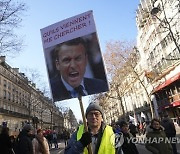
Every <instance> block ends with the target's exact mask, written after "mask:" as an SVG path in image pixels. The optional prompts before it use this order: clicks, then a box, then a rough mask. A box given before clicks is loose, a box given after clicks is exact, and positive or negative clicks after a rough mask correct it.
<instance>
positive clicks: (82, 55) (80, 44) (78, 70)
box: [54, 37, 88, 88]
mask: <svg viewBox="0 0 180 154" xmlns="http://www.w3.org/2000/svg"><path fill="white" fill-rule="evenodd" d="M54 51H55V56H56V69H57V70H58V71H59V72H60V74H61V76H62V77H63V79H64V80H65V81H66V82H67V83H68V84H69V85H70V86H72V87H73V88H75V87H78V86H79V85H80V83H81V81H82V79H83V77H84V74H85V71H86V65H87V60H88V58H87V53H86V45H85V42H84V40H83V39H82V38H80V37H79V38H75V39H73V40H70V41H67V42H63V43H61V44H59V45H57V46H56V48H55V49H54Z"/></svg>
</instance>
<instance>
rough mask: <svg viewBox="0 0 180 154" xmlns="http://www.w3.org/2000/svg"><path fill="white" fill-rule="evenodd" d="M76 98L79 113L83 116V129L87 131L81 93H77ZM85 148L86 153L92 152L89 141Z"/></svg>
mask: <svg viewBox="0 0 180 154" xmlns="http://www.w3.org/2000/svg"><path fill="white" fill-rule="evenodd" d="M78 100H79V104H80V108H81V114H82V118H83V124H84V128H85V131H86V132H87V131H88V127H87V123H86V117H85V114H84V108H83V103H82V96H81V95H79V97H78ZM87 148H88V153H89V154H93V153H92V146H91V143H90V144H88V147H87Z"/></svg>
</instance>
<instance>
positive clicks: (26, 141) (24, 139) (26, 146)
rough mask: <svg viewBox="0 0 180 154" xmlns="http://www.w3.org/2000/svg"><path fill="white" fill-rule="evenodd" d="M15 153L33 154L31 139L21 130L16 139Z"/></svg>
mask: <svg viewBox="0 0 180 154" xmlns="http://www.w3.org/2000/svg"><path fill="white" fill-rule="evenodd" d="M16 142H17V144H16V148H15V149H16V153H17V154H33V146H32V138H31V137H30V136H29V135H28V133H27V131H25V130H22V132H20V134H19V136H18V138H17V141H16Z"/></svg>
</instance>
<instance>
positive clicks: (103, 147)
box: [77, 125, 115, 154]
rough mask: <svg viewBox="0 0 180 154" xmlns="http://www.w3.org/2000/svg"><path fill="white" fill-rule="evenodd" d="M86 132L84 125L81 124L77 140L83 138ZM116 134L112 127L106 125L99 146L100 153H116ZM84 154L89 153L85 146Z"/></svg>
mask: <svg viewBox="0 0 180 154" xmlns="http://www.w3.org/2000/svg"><path fill="white" fill-rule="evenodd" d="M83 132H84V125H81V126H79V129H78V132H77V141H78V140H79V139H80V138H81V136H82V134H83ZM114 143H115V135H114V132H113V130H112V127H110V126H108V125H107V126H106V128H105V129H104V132H103V136H102V139H101V144H100V146H99V150H98V154H115V147H114ZM83 153H84V154H88V150H87V148H84V152H83Z"/></svg>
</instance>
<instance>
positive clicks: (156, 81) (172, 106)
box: [136, 0, 180, 117]
mask: <svg viewBox="0 0 180 154" xmlns="http://www.w3.org/2000/svg"><path fill="white" fill-rule="evenodd" d="M179 19H180V2H179V1H178V0H155V1H151V0H141V1H140V4H139V6H138V9H137V18H136V21H137V28H138V36H137V48H138V50H139V52H140V56H141V57H142V58H143V60H141V62H140V65H141V66H143V67H142V69H143V70H144V71H145V74H144V75H145V77H147V85H149V91H148V93H149V94H151V96H152V97H151V98H152V104H153V110H154V112H155V113H156V116H160V117H161V116H162V114H163V113H164V112H168V113H169V115H170V116H171V117H177V116H178V117H179V116H180V35H179V32H180V31H179V29H180V20H179Z"/></svg>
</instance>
